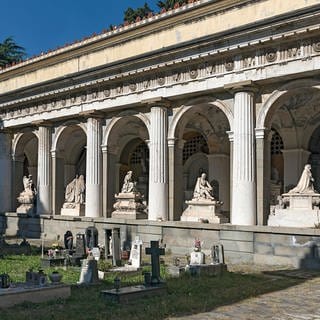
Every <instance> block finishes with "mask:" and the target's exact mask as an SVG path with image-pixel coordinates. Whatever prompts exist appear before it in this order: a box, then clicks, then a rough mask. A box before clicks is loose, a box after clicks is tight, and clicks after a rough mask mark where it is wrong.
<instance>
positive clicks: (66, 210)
mask: <svg viewBox="0 0 320 320" xmlns="http://www.w3.org/2000/svg"><path fill="white" fill-rule="evenodd" d="M61 215H62V216H70V217H84V215H85V204H84V203H69V202H65V203H64V204H63V207H62V209H61Z"/></svg>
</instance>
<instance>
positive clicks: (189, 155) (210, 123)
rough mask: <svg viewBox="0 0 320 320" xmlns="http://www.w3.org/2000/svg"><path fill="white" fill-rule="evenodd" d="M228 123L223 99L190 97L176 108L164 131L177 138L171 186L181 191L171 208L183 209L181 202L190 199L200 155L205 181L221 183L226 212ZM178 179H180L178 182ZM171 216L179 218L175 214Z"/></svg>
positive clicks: (229, 112) (230, 119) (229, 116)
mask: <svg viewBox="0 0 320 320" xmlns="http://www.w3.org/2000/svg"><path fill="white" fill-rule="evenodd" d="M232 126H233V112H232V110H231V108H230V107H229V106H228V104H226V103H225V102H222V101H220V100H215V99H213V98H212V97H202V98H197V99H193V100H190V101H188V102H187V103H185V104H183V105H182V106H181V107H180V108H179V109H178V110H177V111H176V113H175V114H174V116H173V118H172V121H171V124H170V126H169V133H168V139H172V140H176V139H177V142H178V143H177V144H176V145H177V147H176V148H175V159H176V161H175V166H176V167H175V170H178V172H177V173H176V176H177V178H176V181H177V182H176V186H173V187H172V189H174V190H177V189H181V190H182V192H183V193H184V194H183V195H180V194H178V195H175V197H176V198H175V199H176V200H175V201H176V203H175V204H174V205H175V208H176V209H175V211H177V212H178V211H179V210H181V208H182V209H183V208H185V201H187V200H190V195H192V193H193V189H194V185H192V183H191V181H196V178H197V177H196V176H195V175H197V174H198V176H199V175H200V173H199V172H198V171H199V170H200V169H201V165H200V162H201V161H200V160H199V159H200V158H201V159H203V157H204V158H205V159H206V162H207V166H204V167H206V168H203V169H204V170H205V171H206V173H207V175H208V179H209V180H217V181H218V182H219V185H221V186H222V187H221V188H220V191H221V194H220V198H221V200H222V201H223V202H224V205H223V210H225V211H226V212H229V209H230V142H229V137H228V134H227V132H229V131H230V130H231V129H232ZM203 138H204V140H205V142H204V141H203ZM199 154H201V155H202V156H201V157H200V158H198V156H199ZM202 167H203V165H202ZM180 168H181V169H180ZM180 171H181V172H180ZM178 181H182V182H181V183H178ZM182 183H183V184H182ZM193 183H194V182H193ZM175 193H177V191H175ZM180 213H181V212H180ZM175 216H176V218H179V217H178V214H175Z"/></svg>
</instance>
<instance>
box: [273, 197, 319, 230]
mask: <svg viewBox="0 0 320 320" xmlns="http://www.w3.org/2000/svg"><path fill="white" fill-rule="evenodd" d="M319 204H320V194H319V193H309V194H300V193H284V194H282V195H281V199H280V203H279V204H278V205H277V206H276V207H275V209H274V212H272V213H271V214H270V216H269V219H268V225H269V226H277V227H279V226H280V227H281V226H283V227H298V228H314V227H315V226H317V225H319V223H320V211H319Z"/></svg>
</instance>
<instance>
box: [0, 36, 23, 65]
mask: <svg viewBox="0 0 320 320" xmlns="http://www.w3.org/2000/svg"><path fill="white" fill-rule="evenodd" d="M25 56H26V52H25V49H24V48H23V47H20V46H19V45H17V44H16V43H15V41H14V40H13V38H12V37H8V38H6V39H5V40H4V41H3V42H2V43H1V42H0V67H4V66H6V65H7V64H12V63H13V62H18V61H21V60H22V59H23V58H24V57H25Z"/></svg>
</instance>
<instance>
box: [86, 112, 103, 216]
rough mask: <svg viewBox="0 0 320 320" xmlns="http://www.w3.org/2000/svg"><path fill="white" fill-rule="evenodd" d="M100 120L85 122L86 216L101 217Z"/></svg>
mask: <svg viewBox="0 0 320 320" xmlns="http://www.w3.org/2000/svg"><path fill="white" fill-rule="evenodd" d="M100 145H101V120H100V119H97V118H91V117H90V118H88V120H87V163H86V175H87V176H86V216H87V217H99V216H100V215H101V208H102V199H101V150H100Z"/></svg>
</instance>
